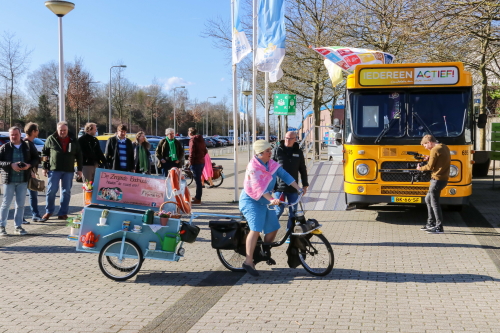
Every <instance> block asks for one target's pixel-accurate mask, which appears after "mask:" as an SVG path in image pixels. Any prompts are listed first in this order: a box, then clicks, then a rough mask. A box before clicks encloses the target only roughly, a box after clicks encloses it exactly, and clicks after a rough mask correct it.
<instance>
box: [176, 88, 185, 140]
mask: <svg viewBox="0 0 500 333" xmlns="http://www.w3.org/2000/svg"><path fill="white" fill-rule="evenodd" d="M184 88H186V87H185V86H179V87H175V88H174V135H177V117H176V116H175V107H176V105H177V99H176V98H175V89H184Z"/></svg>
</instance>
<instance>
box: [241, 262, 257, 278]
mask: <svg viewBox="0 0 500 333" xmlns="http://www.w3.org/2000/svg"><path fill="white" fill-rule="evenodd" d="M241 267H242V268H243V269H244V270H245V271H247V273H248V274H250V275H251V276H254V277H257V276H259V275H260V274H259V272H257V270H256V269H255V268H253V267H252V266H250V265H247V264H245V263H243V265H241Z"/></svg>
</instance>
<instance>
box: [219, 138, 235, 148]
mask: <svg viewBox="0 0 500 333" xmlns="http://www.w3.org/2000/svg"><path fill="white" fill-rule="evenodd" d="M217 138H220V139H224V140H226V141H227V144H228V145H229V146H232V145H234V139H233V137H232V136H219V137H217Z"/></svg>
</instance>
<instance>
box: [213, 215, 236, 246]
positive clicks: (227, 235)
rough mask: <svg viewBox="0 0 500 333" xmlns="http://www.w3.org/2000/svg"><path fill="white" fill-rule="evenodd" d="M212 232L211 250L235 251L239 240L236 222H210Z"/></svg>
mask: <svg viewBox="0 0 500 333" xmlns="http://www.w3.org/2000/svg"><path fill="white" fill-rule="evenodd" d="M208 226H209V227H210V230H211V231H212V248H214V249H220V250H236V249H237V248H238V246H239V243H240V239H241V226H240V222H237V221H210V222H208Z"/></svg>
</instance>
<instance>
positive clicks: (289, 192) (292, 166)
mask: <svg viewBox="0 0 500 333" xmlns="http://www.w3.org/2000/svg"><path fill="white" fill-rule="evenodd" d="M272 159H273V160H275V161H276V162H278V163H279V164H280V165H281V166H282V167H283V169H284V170H285V171H286V172H288V173H289V174H290V175H291V176H292V177H293V179H294V180H295V181H296V182H297V183H298V182H299V174H300V180H301V182H302V190H303V191H304V194H306V192H307V188H308V187H309V182H308V181H307V167H306V162H305V159H304V153H303V152H302V150H301V149H300V147H299V144H298V143H297V135H296V134H295V132H291V131H290V132H287V133H286V134H285V140H282V141H280V142H279V144H278V145H277V146H276V148H275V149H274V151H273V156H272ZM282 196H284V197H285V198H286V199H287V200H286V201H287V202H296V201H297V199H298V193H297V190H296V189H295V188H294V187H293V186H289V185H287V184H286V183H285V182H284V181H283V180H282V179H281V178H278V180H277V181H276V187H275V192H274V197H275V198H276V199H279V198H280V197H282ZM284 210H285V207H284V205H279V206H278V207H277V209H276V214H277V215H278V219H279V218H280V217H281V214H283V211H284ZM296 211H297V205H293V206H291V207H289V208H288V224H287V228H288V229H290V228H292V227H293V226H292V221H293V218H294V217H295V212H296Z"/></svg>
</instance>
